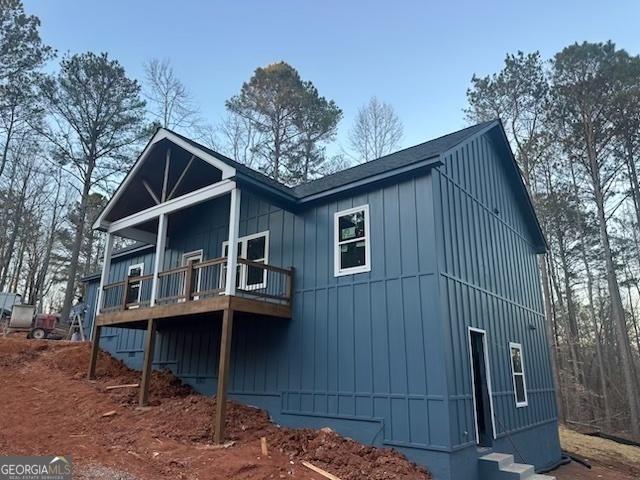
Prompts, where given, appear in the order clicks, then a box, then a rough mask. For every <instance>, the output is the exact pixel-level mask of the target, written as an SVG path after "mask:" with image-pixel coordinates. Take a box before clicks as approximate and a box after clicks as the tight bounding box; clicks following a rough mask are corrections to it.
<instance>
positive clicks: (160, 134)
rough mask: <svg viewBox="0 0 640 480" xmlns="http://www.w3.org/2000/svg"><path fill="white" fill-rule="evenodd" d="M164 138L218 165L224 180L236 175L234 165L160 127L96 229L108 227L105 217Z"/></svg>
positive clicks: (109, 203) (95, 226)
mask: <svg viewBox="0 0 640 480" xmlns="http://www.w3.org/2000/svg"><path fill="white" fill-rule="evenodd" d="M164 139H167V140H169V141H170V142H171V143H173V144H175V145H177V146H179V147H181V148H183V149H185V150H186V151H187V152H189V153H191V154H192V155H195V156H196V157H198V158H200V159H202V160H204V161H205V162H207V163H209V164H210V165H213V166H214V167H216V168H217V169H218V170H220V171H221V172H222V180H226V179H229V178H232V177H234V176H235V174H236V169H235V168H233V167H232V166H230V165H228V164H227V163H225V162H223V161H222V160H220V159H219V158H216V157H214V156H213V155H211V154H209V153H207V152H205V151H204V150H202V149H200V148H197V147H195V146H194V145H192V144H190V143H189V142H186V141H184V140H183V139H182V138H180V137H179V136H177V135H176V134H174V133H173V132H170V131H169V130H165V129H164V128H160V129H158V131H157V132H156V133H155V135H154V136H153V137H152V138H151V140H150V141H149V143H148V144H147V146H146V147H145V148H144V150H143V151H142V153H141V154H140V156H139V157H138V159H137V160H136V162H135V163H134V164H133V167H131V169H130V170H129V172H128V173H127V175H126V176H125V178H124V180H123V181H122V183H121V184H120V185H119V186H118V189H117V190H116V192H115V193H114V194H113V196H112V197H111V199H110V200H109V202H108V203H107V205H106V206H105V208H104V210H102V212H101V213H100V215H98V218H97V219H96V221H95V223H94V224H93V228H94V229H99V228H103V229H104V228H107V227H108V223H107V222H105V220H104V219H105V217H106V216H107V215H108V214H109V212H110V211H111V209H112V208H113V205H115V203H116V202H117V201H118V199H119V198H120V197H121V196H122V194H123V192H124V191H125V190H126V189H127V186H128V185H129V183H131V179H132V178H133V177H134V175H135V173H136V172H137V171H138V170H139V169H140V166H141V165H142V164H143V163H144V161H145V160H146V158H147V157H148V156H149V154H150V152H151V150H152V148H153V146H154V145H155V144H156V143H158V142H160V141H161V140H164Z"/></svg>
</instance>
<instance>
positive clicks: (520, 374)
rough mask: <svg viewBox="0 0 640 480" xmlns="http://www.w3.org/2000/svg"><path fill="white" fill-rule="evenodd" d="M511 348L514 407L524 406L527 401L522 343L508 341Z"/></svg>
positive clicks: (527, 403)
mask: <svg viewBox="0 0 640 480" xmlns="http://www.w3.org/2000/svg"><path fill="white" fill-rule="evenodd" d="M509 349H510V350H511V372H512V373H513V393H514V395H515V397H516V407H518V408H519V407H526V406H527V405H529V402H528V401H527V381H526V380H525V377H524V361H523V359H522V345H520V344H519V343H510V344H509Z"/></svg>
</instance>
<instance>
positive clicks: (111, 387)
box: [104, 383, 144, 408]
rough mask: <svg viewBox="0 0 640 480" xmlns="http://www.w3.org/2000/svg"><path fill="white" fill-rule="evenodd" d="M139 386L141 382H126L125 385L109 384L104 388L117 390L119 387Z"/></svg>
mask: <svg viewBox="0 0 640 480" xmlns="http://www.w3.org/2000/svg"><path fill="white" fill-rule="evenodd" d="M139 386H140V384H139V383H125V384H124V385H109V386H108V387H104V389H105V390H117V389H119V388H138V387H139ZM143 408H144V407H143Z"/></svg>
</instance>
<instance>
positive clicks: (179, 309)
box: [96, 295, 291, 328]
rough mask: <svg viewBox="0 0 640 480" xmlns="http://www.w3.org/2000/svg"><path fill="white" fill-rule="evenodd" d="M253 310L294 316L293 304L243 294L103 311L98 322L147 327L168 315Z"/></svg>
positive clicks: (183, 315) (185, 315)
mask: <svg viewBox="0 0 640 480" xmlns="http://www.w3.org/2000/svg"><path fill="white" fill-rule="evenodd" d="M228 309H230V310H234V311H236V312H244V313H253V314H257V315H265V316H269V317H280V318H291V306H290V305H289V304H279V303H272V302H268V301H265V300H263V299H254V298H247V297H243V296H236V295H232V296H226V295H218V296H215V297H209V298H203V299H201V300H191V301H189V302H182V303H172V304H168V305H156V306H154V307H142V306H141V307H140V308H134V309H129V310H120V311H114V312H106V313H101V314H100V315H98V316H97V317H96V324H97V325H98V326H101V327H109V326H122V327H136V326H137V327H144V328H146V323H147V321H148V320H151V319H153V320H159V319H164V318H185V319H186V318H187V317H189V316H193V315H201V314H204V313H209V312H221V311H224V310H228Z"/></svg>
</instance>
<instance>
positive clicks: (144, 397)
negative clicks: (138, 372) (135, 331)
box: [139, 318, 156, 407]
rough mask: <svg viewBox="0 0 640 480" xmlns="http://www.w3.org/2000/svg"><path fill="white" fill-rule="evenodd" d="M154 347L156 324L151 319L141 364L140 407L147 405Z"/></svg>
mask: <svg viewBox="0 0 640 480" xmlns="http://www.w3.org/2000/svg"><path fill="white" fill-rule="evenodd" d="M155 345H156V322H155V320H154V319H153V318H150V319H149V320H147V336H146V338H145V344H144V363H143V364H142V379H141V380H140V401H139V403H140V406H141V407H144V406H146V405H148V404H149V382H150V380H151V370H152V366H153V365H152V364H153V350H154V348H155Z"/></svg>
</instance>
